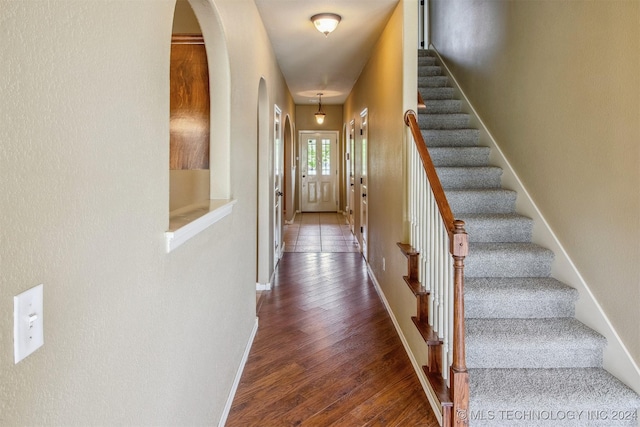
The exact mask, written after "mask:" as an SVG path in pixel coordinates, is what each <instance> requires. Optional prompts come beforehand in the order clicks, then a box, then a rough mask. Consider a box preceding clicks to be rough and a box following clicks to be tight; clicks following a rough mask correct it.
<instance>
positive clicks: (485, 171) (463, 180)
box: [436, 167, 502, 231]
mask: <svg viewBox="0 0 640 427" xmlns="http://www.w3.org/2000/svg"><path fill="white" fill-rule="evenodd" d="M436 171H437V172H438V178H440V183H442V187H443V188H444V189H463V188H498V187H500V182H501V177H502V169H500V168H479V167H475V168H437V170H436ZM467 231H468V230H467Z"/></svg>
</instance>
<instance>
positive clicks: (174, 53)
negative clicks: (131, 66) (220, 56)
mask: <svg viewBox="0 0 640 427" xmlns="http://www.w3.org/2000/svg"><path fill="white" fill-rule="evenodd" d="M171 42H172V43H171V74H170V81H171V90H170V92H171V99H170V111H171V112H170V125H169V131H170V138H169V140H170V152H169V168H170V169H209V138H210V122H211V120H210V98H209V69H208V66H207V52H206V50H205V45H204V40H203V38H202V35H194V34H174V35H173V36H172V37H171Z"/></svg>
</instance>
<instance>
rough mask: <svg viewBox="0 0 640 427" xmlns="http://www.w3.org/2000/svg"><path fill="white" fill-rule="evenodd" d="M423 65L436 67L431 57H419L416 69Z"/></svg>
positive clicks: (434, 59)
mask: <svg viewBox="0 0 640 427" xmlns="http://www.w3.org/2000/svg"><path fill="white" fill-rule="evenodd" d="M425 65H436V58H435V57H433V56H421V57H419V58H418V67H423V66H425Z"/></svg>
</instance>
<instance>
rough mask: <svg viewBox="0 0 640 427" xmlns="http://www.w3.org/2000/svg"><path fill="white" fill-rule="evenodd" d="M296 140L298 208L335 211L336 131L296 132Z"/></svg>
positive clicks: (308, 210)
mask: <svg viewBox="0 0 640 427" xmlns="http://www.w3.org/2000/svg"><path fill="white" fill-rule="evenodd" d="M299 140H300V175H301V178H302V179H301V186H300V187H301V188H300V193H301V197H300V200H301V206H300V208H301V210H302V211H303V212H335V211H337V209H338V202H337V197H336V184H337V180H338V164H337V162H336V157H337V155H336V154H337V151H338V150H337V148H338V147H337V141H338V135H337V132H300V139H299Z"/></svg>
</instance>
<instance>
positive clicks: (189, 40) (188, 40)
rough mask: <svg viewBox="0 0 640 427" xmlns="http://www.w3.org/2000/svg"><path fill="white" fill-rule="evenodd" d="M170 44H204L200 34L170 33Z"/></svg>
mask: <svg viewBox="0 0 640 427" xmlns="http://www.w3.org/2000/svg"><path fill="white" fill-rule="evenodd" d="M171 44H204V37H202V34H172V35H171Z"/></svg>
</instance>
